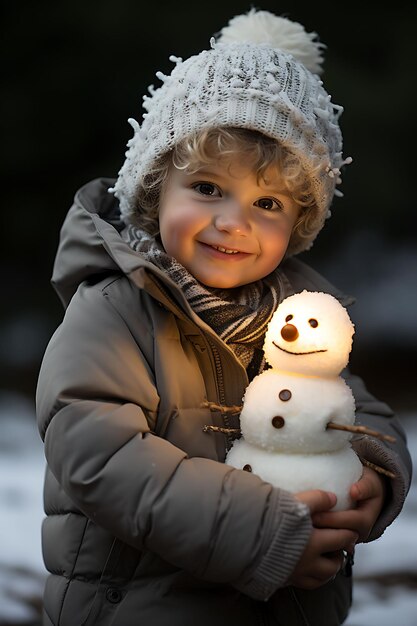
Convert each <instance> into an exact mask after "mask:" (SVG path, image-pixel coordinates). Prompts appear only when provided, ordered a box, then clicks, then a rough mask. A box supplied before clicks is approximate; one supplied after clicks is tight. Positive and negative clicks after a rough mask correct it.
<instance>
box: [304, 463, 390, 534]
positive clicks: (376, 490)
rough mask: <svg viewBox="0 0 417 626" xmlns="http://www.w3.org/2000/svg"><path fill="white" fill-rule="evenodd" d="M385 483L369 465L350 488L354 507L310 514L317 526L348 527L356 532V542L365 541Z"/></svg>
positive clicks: (379, 511) (378, 507) (378, 510)
mask: <svg viewBox="0 0 417 626" xmlns="http://www.w3.org/2000/svg"><path fill="white" fill-rule="evenodd" d="M385 492H386V485H385V480H384V478H383V477H382V476H381V475H380V474H378V473H377V472H375V471H374V470H373V469H371V468H369V467H364V469H363V474H362V477H361V478H360V479H359V480H358V482H356V483H354V484H353V485H352V486H351V488H350V497H351V498H352V500H354V501H355V502H356V508H354V509H348V510H347V511H335V512H332V511H323V512H319V513H317V514H314V515H312V519H313V524H314V526H316V527H318V528H324V527H326V528H349V529H350V530H353V531H355V532H356V533H358V542H363V541H366V540H367V538H368V537H369V534H370V532H371V530H372V528H373V526H374V524H375V522H376V520H377V518H378V516H379V515H380V513H381V509H382V507H383V504H384V499H385Z"/></svg>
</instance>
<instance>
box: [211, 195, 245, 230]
mask: <svg viewBox="0 0 417 626" xmlns="http://www.w3.org/2000/svg"><path fill="white" fill-rule="evenodd" d="M214 223H215V226H216V228H217V230H220V231H223V232H229V233H237V234H239V235H247V234H249V232H250V230H251V226H250V220H249V217H248V214H247V212H246V210H245V207H244V206H243V205H242V204H241V203H240V202H238V201H230V202H228V203H227V206H223V208H222V210H221V211H220V212H219V213H218V214H217V215H216V216H215V220H214Z"/></svg>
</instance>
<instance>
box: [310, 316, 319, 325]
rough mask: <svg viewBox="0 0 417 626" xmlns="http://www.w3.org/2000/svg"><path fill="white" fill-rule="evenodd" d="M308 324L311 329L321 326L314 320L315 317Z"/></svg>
mask: <svg viewBox="0 0 417 626" xmlns="http://www.w3.org/2000/svg"><path fill="white" fill-rule="evenodd" d="M308 323H309V324H310V326H311V328H317V326H318V325H319V323H318V321H317V320H315V319H314V317H313V318H312V319H311V320H308Z"/></svg>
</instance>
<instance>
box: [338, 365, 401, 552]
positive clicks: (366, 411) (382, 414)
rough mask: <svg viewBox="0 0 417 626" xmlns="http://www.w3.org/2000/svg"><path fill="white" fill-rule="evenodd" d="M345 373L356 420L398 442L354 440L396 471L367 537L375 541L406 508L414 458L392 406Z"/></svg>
mask: <svg viewBox="0 0 417 626" xmlns="http://www.w3.org/2000/svg"><path fill="white" fill-rule="evenodd" d="M343 375H344V378H345V380H346V382H347V384H348V385H349V386H350V388H351V389H352V393H353V395H354V397H355V402H356V422H357V423H358V424H362V425H364V426H367V427H369V428H371V429H373V430H377V431H379V432H381V433H383V434H385V435H391V436H393V437H394V438H395V443H387V442H385V441H381V440H379V439H376V438H374V437H370V436H367V435H359V436H355V437H354V438H353V440H352V447H353V448H354V450H355V451H356V453H357V454H358V455H359V457H360V458H363V459H365V460H367V461H370V462H371V463H375V464H376V465H379V466H380V467H382V468H384V469H387V470H389V471H390V472H393V473H394V474H395V478H393V479H390V478H387V479H386V480H387V483H388V487H389V488H388V490H387V494H388V495H387V499H386V503H385V506H384V508H383V510H382V512H381V515H380V517H379V518H378V520H377V521H376V523H375V526H374V528H373V529H372V532H371V534H370V536H369V538H368V541H372V540H374V539H377V538H378V537H380V536H381V535H382V533H383V532H384V530H385V529H386V527H387V526H389V524H391V523H392V522H393V521H394V519H395V518H396V517H397V515H398V514H399V513H400V511H401V509H402V507H403V504H404V501H405V498H406V495H407V493H408V490H409V488H410V482H411V471H412V464H411V457H410V453H409V450H408V448H407V438H406V434H405V432H404V429H403V427H402V425H401V423H400V421H399V419H398V417H397V416H396V415H394V413H393V411H392V410H391V409H390V408H389V406H388V405H386V404H385V403H384V402H380V401H379V400H377V399H376V398H374V397H373V396H372V395H371V394H370V393H369V391H368V390H367V389H366V387H365V385H364V383H363V381H362V380H361V379H360V378H359V377H357V376H352V375H351V374H350V372H349V371H345V372H343Z"/></svg>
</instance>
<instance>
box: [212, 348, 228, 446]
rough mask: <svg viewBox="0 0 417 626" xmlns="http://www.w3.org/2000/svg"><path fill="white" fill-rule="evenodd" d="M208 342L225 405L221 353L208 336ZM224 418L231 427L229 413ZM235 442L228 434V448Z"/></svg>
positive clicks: (226, 425)
mask: <svg viewBox="0 0 417 626" xmlns="http://www.w3.org/2000/svg"><path fill="white" fill-rule="evenodd" d="M207 342H208V344H209V346H210V348H211V351H212V354H213V358H214V364H215V367H216V380H217V391H218V396H219V404H221V405H225V404H226V396H225V392H224V378H223V369H222V366H221V359H220V354H219V351H218V349H217V347H216V346H215V344H214V343H213V342H212V341H210V339H208V338H207ZM222 419H223V424H224V426H225V427H226V428H231V424H230V420H229V416H228V415H227V413H222ZM232 443H233V438H232V436H231V435H230V434H226V444H227V449H228V450H229V449H230V448H231V446H232Z"/></svg>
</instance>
